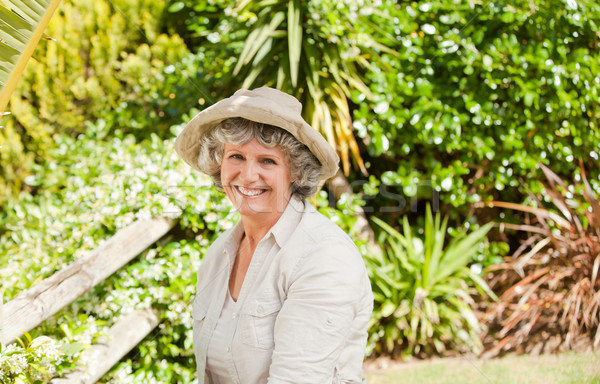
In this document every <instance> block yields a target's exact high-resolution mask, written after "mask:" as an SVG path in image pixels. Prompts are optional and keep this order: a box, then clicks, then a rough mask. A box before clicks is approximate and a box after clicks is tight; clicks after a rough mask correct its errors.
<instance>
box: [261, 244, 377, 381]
mask: <svg viewBox="0 0 600 384" xmlns="http://www.w3.org/2000/svg"><path fill="white" fill-rule="evenodd" d="M365 279H367V281H368V275H367V273H366V268H365V264H364V262H363V260H362V257H361V256H360V253H359V252H358V249H356V247H354V244H351V243H350V241H348V242H345V241H339V240H338V241H335V240H333V241H332V242H328V244H326V245H320V246H316V247H315V249H313V250H310V251H308V252H306V254H305V257H302V258H301V259H300V260H299V261H298V264H297V265H296V267H295V272H294V273H293V278H292V280H291V284H290V286H289V287H290V288H289V290H288V294H287V298H286V300H285V301H284V303H283V306H282V307H281V310H280V312H279V314H278V316H277V320H276V322H275V329H274V337H275V347H274V350H273V356H272V363H271V367H270V370H269V380H268V383H269V384H284V383H285V384H290V383H295V384H300V383H306V384H314V383H331V382H332V379H333V375H334V374H335V371H336V368H337V367H336V366H335V365H336V362H337V361H338V358H339V356H340V354H341V352H342V350H343V349H344V346H345V345H346V343H347V342H348V337H349V336H350V337H352V332H351V328H352V322H353V319H354V318H355V317H356V315H357V312H358V310H359V307H360V305H361V303H364V301H365V300H364V299H365V298H368V297H369V294H370V289H369V288H368V287H370V286H369V285H368V283H365ZM367 290H368V292H366V291H367ZM365 326H366V324H365ZM364 331H365V332H366V329H365V330H364ZM363 349H364V348H363Z"/></svg>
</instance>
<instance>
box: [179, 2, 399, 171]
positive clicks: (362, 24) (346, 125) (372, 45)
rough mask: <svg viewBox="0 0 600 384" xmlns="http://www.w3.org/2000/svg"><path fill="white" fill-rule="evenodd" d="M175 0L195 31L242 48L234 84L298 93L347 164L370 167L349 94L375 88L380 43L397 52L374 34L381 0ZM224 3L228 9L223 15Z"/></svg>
mask: <svg viewBox="0 0 600 384" xmlns="http://www.w3.org/2000/svg"><path fill="white" fill-rule="evenodd" d="M170 4H171V6H170V7H169V9H171V10H172V11H173V12H177V13H178V14H179V13H181V14H185V15H186V16H185V20H186V21H185V24H186V25H187V27H188V28H189V29H190V30H193V31H196V32H197V35H199V36H205V37H206V39H208V40H213V41H216V40H218V41H219V43H220V49H227V50H228V51H229V52H230V54H231V55H235V57H236V59H237V60H236V62H235V67H234V68H233V71H232V72H231V73H230V74H229V75H230V76H229V77H230V83H231V86H232V87H234V88H236V89H237V88H239V87H243V88H253V87H257V86H261V85H270V86H274V87H276V88H278V89H281V90H283V91H285V92H288V93H290V94H292V95H294V96H296V97H297V98H298V99H299V100H300V101H301V102H302V104H303V106H304V109H303V111H304V117H305V119H306V120H307V121H308V122H310V123H311V124H312V126H313V127H314V128H315V129H318V130H320V131H321V132H322V133H323V134H324V135H325V137H326V138H327V140H328V141H329V143H330V144H331V145H332V146H333V147H334V148H336V150H337V151H338V152H339V153H340V155H341V159H342V165H343V168H344V170H345V171H346V172H349V171H350V166H351V163H350V158H352V160H354V162H355V165H357V168H360V169H361V170H362V171H363V173H366V170H365V168H364V165H363V162H362V158H361V155H360V148H359V145H358V143H357V142H356V139H355V137H354V134H353V130H352V125H351V120H352V116H351V112H350V108H349V106H348V99H349V97H350V95H351V90H353V89H354V90H359V91H360V92H363V93H366V94H369V90H368V87H367V86H366V85H365V84H364V82H363V72H364V71H365V70H366V68H367V67H368V65H369V64H368V58H369V57H373V56H376V55H377V54H378V52H379V51H380V50H387V51H388V52H391V50H389V49H387V48H385V47H384V46H382V45H379V44H377V43H376V42H375V41H374V40H373V39H370V38H369V37H367V36H368V34H375V33H381V32H380V31H379V29H378V28H377V26H376V22H375V21H374V20H373V17H372V15H373V14H374V13H376V12H377V10H376V7H375V4H374V3H373V2H371V1H362V2H360V4H358V3H356V2H353V1H346V2H334V1H329V0H312V1H298V0H278V1H269V2H252V1H229V2H223V1H219V2H216V3H214V4H213V5H211V6H205V5H195V3H194V2H191V1H185V2H183V1H178V0H171V1H170ZM208 8H210V10H209V9H208ZM216 9H221V10H222V12H223V14H224V15H225V16H224V17H222V18H221V20H220V21H219V22H216V21H215V15H214V13H213V12H214V11H215V10H216ZM182 10H187V13H183V12H182ZM380 17H381V16H380ZM223 32H228V33H223ZM190 40H191V41H196V42H198V41H202V40H198V39H196V40H193V39H190Z"/></svg>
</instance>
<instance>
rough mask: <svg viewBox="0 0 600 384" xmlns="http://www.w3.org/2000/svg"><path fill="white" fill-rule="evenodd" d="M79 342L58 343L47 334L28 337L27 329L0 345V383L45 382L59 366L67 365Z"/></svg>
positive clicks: (76, 351) (54, 373) (80, 347)
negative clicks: (4, 344) (21, 336)
mask: <svg viewBox="0 0 600 384" xmlns="http://www.w3.org/2000/svg"><path fill="white" fill-rule="evenodd" d="M81 349H82V346H81V345H80V344H76V343H72V344H63V345H60V344H59V343H57V342H56V341H55V340H54V339H52V338H49V337H47V336H39V337H36V338H35V339H32V338H31V336H30V335H29V334H28V333H25V335H24V337H23V338H19V339H18V344H17V343H13V344H10V345H8V346H6V347H0V383H1V384H22V383H32V384H33V383H47V382H49V381H50V379H52V377H54V376H55V375H56V373H57V372H58V371H60V370H62V369H63V368H66V367H69V366H70V362H71V361H72V359H73V355H76V354H77V353H79V351H80V350H81Z"/></svg>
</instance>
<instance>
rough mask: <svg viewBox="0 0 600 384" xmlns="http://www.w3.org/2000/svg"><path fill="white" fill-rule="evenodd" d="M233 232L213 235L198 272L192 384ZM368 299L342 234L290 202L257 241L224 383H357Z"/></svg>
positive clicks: (360, 267) (363, 274)
mask: <svg viewBox="0 0 600 384" xmlns="http://www.w3.org/2000/svg"><path fill="white" fill-rule="evenodd" d="M242 234H243V227H242V225H241V222H239V223H238V224H237V225H236V226H234V227H233V228H231V229H229V230H228V231H226V232H225V233H223V234H222V235H221V236H220V237H219V238H218V239H217V240H216V241H215V242H214V243H213V244H212V245H211V247H210V248H209V250H208V252H207V254H206V257H205V258H204V260H203V261H202V264H201V267H200V269H199V271H198V283H197V290H196V298H195V300H194V305H193V311H192V315H193V318H194V353H195V355H196V364H197V369H198V379H199V383H200V384H202V383H206V384H209V383H211V379H210V376H209V375H208V374H206V372H205V370H206V354H207V350H208V344H209V341H210V338H211V335H212V333H213V330H214V329H215V326H216V323H217V321H218V319H219V317H220V314H221V309H222V308H223V303H224V301H225V297H226V293H227V289H228V283H229V276H230V274H231V268H232V266H233V262H234V259H235V255H236V251H237V247H238V244H239V241H240V239H241V236H242ZM372 310H373V294H372V292H371V286H370V283H369V278H368V275H367V271H366V268H365V264H364V262H363V260H362V257H361V255H360V253H359V251H358V249H357V248H356V246H355V245H354V243H353V242H352V240H351V239H350V238H349V237H348V235H347V234H346V233H344V232H343V231H342V230H341V229H340V228H339V227H338V226H337V225H336V224H334V223H333V222H332V221H331V220H329V219H328V218H326V217H325V216H323V215H322V214H320V213H319V212H317V211H316V209H315V208H314V207H312V206H311V205H310V204H309V203H308V202H306V201H301V200H298V199H296V198H292V199H291V200H290V202H289V204H288V206H287V208H286V209H285V211H284V213H283V214H282V216H281V217H280V219H279V221H278V222H277V223H276V224H275V225H274V226H273V227H272V228H271V230H270V231H269V232H268V233H267V234H266V235H265V237H264V238H263V239H262V240H261V241H260V243H259V244H258V246H257V247H256V250H255V252H254V255H253V257H252V261H251V263H250V266H249V268H248V271H247V273H246V276H245V279H244V283H243V285H242V288H241V290H240V293H239V297H238V300H237V302H236V303H235V307H234V310H233V312H232V314H231V321H230V322H229V324H230V326H229V328H228V330H227V332H226V335H227V336H226V343H225V346H224V347H223V351H222V353H223V358H224V359H225V362H226V365H227V370H228V374H229V376H230V383H235V384H265V383H269V384H283V383H295V384H300V383H306V384H329V383H364V382H365V380H364V378H363V371H362V363H363V358H364V352H365V346H366V342H367V323H368V321H369V319H370V316H371V312H372Z"/></svg>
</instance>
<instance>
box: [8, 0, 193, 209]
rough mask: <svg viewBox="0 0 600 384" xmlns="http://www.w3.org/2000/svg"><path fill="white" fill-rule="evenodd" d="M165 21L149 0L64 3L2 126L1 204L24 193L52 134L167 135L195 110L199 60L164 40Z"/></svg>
mask: <svg viewBox="0 0 600 384" xmlns="http://www.w3.org/2000/svg"><path fill="white" fill-rule="evenodd" d="M161 14H162V3H161V2H155V1H150V0H118V1H106V0H98V1H96V0H81V1H71V0H65V1H63V2H62V3H61V6H60V7H59V10H58V11H57V12H56V14H55V15H54V17H53V18H52V21H51V23H50V25H49V27H48V30H47V31H46V33H47V34H48V35H49V36H52V37H53V38H54V39H55V41H44V42H43V43H42V44H40V46H39V47H38V49H37V50H36V53H35V58H36V59H37V60H32V61H31V62H30V63H29V65H28V66H27V68H26V71H25V73H24V74H23V78H22V79H21V80H20V82H19V84H18V86H17V89H16V90H15V92H14V94H13V97H12V98H11V102H10V104H9V108H10V111H11V113H12V114H11V115H10V116H8V117H5V118H4V119H3V121H4V122H3V124H2V125H4V126H6V129H5V130H2V131H0V146H2V147H3V148H2V151H0V159H1V160H2V161H1V165H0V175H1V177H2V178H3V182H2V183H0V201H3V199H5V198H6V196H8V195H11V194H13V195H14V194H17V193H18V192H19V191H20V190H21V189H22V187H23V179H24V177H26V176H27V172H26V170H27V169H28V167H29V165H30V164H31V163H32V162H37V163H40V162H43V161H44V159H45V157H46V156H47V155H48V151H49V150H50V148H52V147H53V146H54V140H53V137H52V136H53V134H54V133H57V132H59V133H66V134H70V135H73V136H76V135H77V134H79V133H81V132H84V131H85V130H86V129H87V128H88V127H87V124H88V123H87V122H89V121H91V122H94V123H95V122H98V124H106V125H107V126H108V128H109V129H108V130H107V131H106V132H108V133H110V132H112V131H113V130H118V131H122V132H133V133H135V134H136V135H138V137H147V136H149V134H150V133H153V132H154V133H158V134H160V135H164V134H165V133H167V134H168V128H169V127H170V126H171V125H172V124H174V123H179V122H180V118H181V117H180V115H181V110H182V109H184V110H186V111H187V110H188V109H189V108H190V107H191V106H192V105H195V104H196V102H197V99H198V94H201V93H202V90H201V89H199V85H198V84H197V82H195V79H196V72H197V68H198V62H199V59H195V58H188V55H189V52H188V51H187V48H186V47H185V44H184V43H183V40H182V39H181V38H179V37H178V36H176V35H175V36H167V35H161V34H159V33H158V31H159V29H160V25H159V21H160V15H161ZM126 26H127V27H126Z"/></svg>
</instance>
